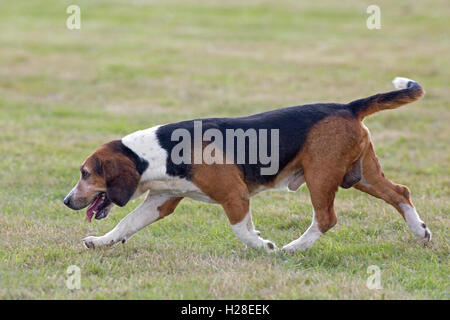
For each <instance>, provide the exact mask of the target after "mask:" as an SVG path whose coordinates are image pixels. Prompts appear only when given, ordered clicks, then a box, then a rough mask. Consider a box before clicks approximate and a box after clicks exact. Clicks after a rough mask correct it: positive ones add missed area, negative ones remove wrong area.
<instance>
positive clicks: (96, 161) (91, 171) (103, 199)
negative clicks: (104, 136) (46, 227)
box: [64, 140, 148, 221]
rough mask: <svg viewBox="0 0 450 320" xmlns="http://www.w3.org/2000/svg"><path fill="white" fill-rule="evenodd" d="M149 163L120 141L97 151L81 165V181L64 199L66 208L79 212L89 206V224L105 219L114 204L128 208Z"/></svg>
mask: <svg viewBox="0 0 450 320" xmlns="http://www.w3.org/2000/svg"><path fill="white" fill-rule="evenodd" d="M147 166H148V163H147V161H145V160H143V159H142V158H140V157H139V156H137V155H136V154H135V153H134V152H133V151H131V150H130V149H129V148H127V147H126V146H125V145H124V144H123V143H122V142H121V141H120V140H115V141H111V142H109V143H106V144H104V145H103V146H101V147H100V148H98V149H97V150H95V151H94V153H92V154H91V155H90V156H89V157H88V158H87V159H86V160H85V161H84V162H83V164H82V165H81V167H80V171H81V175H80V180H79V181H78V183H77V184H76V185H75V187H74V188H73V189H72V190H71V191H70V192H69V194H68V195H67V196H66V197H65V198H64V204H65V205H66V206H68V207H69V208H71V209H74V210H80V209H83V208H85V207H87V206H89V207H88V209H87V211H86V215H87V217H88V219H89V221H90V220H91V219H92V217H93V216H95V219H102V218H105V217H106V216H107V215H108V213H109V211H110V210H111V208H112V206H113V204H116V205H118V206H120V207H122V206H124V205H126V204H127V203H128V201H129V200H130V199H131V197H132V196H133V194H134V193H135V191H136V189H137V187H138V184H139V181H140V179H141V174H142V172H143V171H145V169H146V168H147Z"/></svg>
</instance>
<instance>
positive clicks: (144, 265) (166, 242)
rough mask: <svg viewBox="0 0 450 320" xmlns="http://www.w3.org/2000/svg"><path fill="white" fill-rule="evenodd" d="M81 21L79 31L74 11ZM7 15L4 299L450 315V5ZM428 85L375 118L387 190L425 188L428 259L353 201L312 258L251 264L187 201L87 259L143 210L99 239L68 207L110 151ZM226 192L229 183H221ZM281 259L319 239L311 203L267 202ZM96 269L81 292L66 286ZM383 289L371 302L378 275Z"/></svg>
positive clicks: (340, 204) (51, 4)
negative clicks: (75, 274) (372, 305)
mask: <svg viewBox="0 0 450 320" xmlns="http://www.w3.org/2000/svg"><path fill="white" fill-rule="evenodd" d="M70 4H78V5H79V6H80V8H81V19H82V21H81V30H73V31H71V30H68V29H67V28H66V19H67V17H68V14H67V13H66V8H67V6H68V5H70ZM370 4H375V3H372V2H364V1H356V0H354V1H257V0H251V1H236V0H232V1H219V0H215V1H202V2H200V1H185V0H179V1H172V0H171V1H166V0H161V1H144V0H133V1H128V0H120V1H119V0H114V1H110V0H108V1H106V0H104V1H93V0H77V1H44V0H33V1H26V0H17V1H2V3H1V5H0V155H1V158H0V298H2V299H42V298H43V299H71V298H74V299H110V298H112V299H116V298H137V299H141V298H149V299H226V298H232V299H323V298H325V299H415V298H418V299H449V298H450V290H449V278H450V277H449V276H450V266H449V265H450V264H449V252H450V250H449V225H450V216H449V212H450V210H449V196H450V190H449V187H450V166H449V163H450V159H449V155H450V153H449V143H450V140H449V139H450V138H449V137H450V126H449V124H450V109H449V103H448V101H449V99H450V94H449V79H450V74H449V71H450V65H449V59H448V57H449V49H450V40H449V37H448V32H449V29H450V28H449V19H448V17H449V14H450V6H449V3H448V1H445V0H442V1H422V2H417V1H415V2H411V1H395V2H393V1H387V0H386V1H377V3H376V4H378V5H379V6H380V8H381V15H382V16H381V22H382V26H381V29H380V30H368V29H367V28H366V19H367V17H368V16H369V15H368V14H367V13H366V8H367V6H368V5H370ZM395 76H405V77H409V78H412V79H415V80H417V81H419V82H420V83H421V84H422V85H423V87H424V88H425V90H426V91H427V94H426V96H425V97H424V98H423V99H422V100H420V101H418V102H416V103H414V104H411V105H407V106H404V107H402V108H400V109H397V110H394V111H385V112H381V113H378V114H376V115H373V116H372V117H370V118H367V119H366V120H365V124H366V125H367V127H368V128H369V129H370V130H371V133H372V138H373V140H374V142H375V148H376V152H377V154H378V157H379V158H380V161H381V163H382V165H383V169H384V171H385V173H386V175H387V176H388V177H389V178H390V179H392V180H393V181H395V182H397V183H401V184H404V185H407V186H408V187H409V188H410V190H411V193H412V198H413V202H414V204H415V206H416V207H417V209H418V211H419V214H420V215H421V217H422V219H423V220H424V221H425V222H426V223H427V225H428V226H429V227H430V229H431V231H432V232H433V242H432V244H431V245H430V246H428V247H423V246H421V244H420V242H419V241H418V240H417V239H416V238H415V236H414V235H413V234H412V233H411V232H410V231H409V229H408V228H407V226H406V224H405V222H404V221H403V219H402V218H401V216H400V215H399V214H398V213H397V212H395V210H394V209H393V208H392V207H391V206H389V205H387V204H386V203H384V202H383V201H381V200H378V199H375V198H373V197H371V196H369V195H367V194H363V193H361V192H359V191H357V190H355V189H350V190H344V189H340V190H339V192H338V194H337V197H336V203H335V207H336V212H337V215H338V224H337V225H336V227H334V228H333V229H332V230H331V231H329V232H328V233H327V234H326V236H324V237H323V238H321V239H320V240H319V241H318V242H317V243H316V244H315V246H314V247H313V248H312V249H310V250H309V251H305V252H298V253H296V254H295V255H285V254H281V253H276V254H266V253H264V252H260V251H257V250H252V249H249V248H246V247H245V246H244V245H243V244H242V243H241V242H240V241H239V240H238V239H237V238H236V237H235V236H234V234H233V233H232V230H231V227H230V226H229V223H228V220H227V218H226V216H225V214H224V212H223V210H222V208H221V207H219V206H218V205H211V204H205V203H200V202H195V201H192V200H187V199H185V200H183V202H182V203H181V204H180V206H179V207H178V208H177V210H176V211H175V213H174V214H172V215H171V216H170V217H168V218H166V219H164V220H162V221H159V222H157V223H155V224H154V225H151V226H149V227H147V228H146V229H144V230H142V231H141V232H139V233H138V234H137V235H136V236H134V237H133V238H132V239H130V240H129V241H128V242H127V243H126V244H125V245H122V244H119V245H117V246H115V247H113V248H109V249H96V250H94V251H87V250H85V249H84V247H83V246H82V242H81V239H82V238H83V237H85V236H88V235H102V234H104V233H106V232H108V231H109V230H111V229H112V228H113V227H114V226H115V225H116V224H117V223H118V222H119V221H120V219H122V218H123V217H124V216H125V215H126V214H127V213H128V212H129V211H131V210H132V209H133V208H135V207H136V206H137V205H138V204H139V203H140V201H142V198H141V199H137V200H134V201H132V202H131V203H129V204H128V205H127V206H126V207H125V208H118V207H116V208H114V209H113V212H111V214H110V216H109V217H108V219H106V220H101V221H96V220H94V221H93V222H92V223H90V224H89V223H88V222H87V221H86V220H85V210H83V211H80V212H75V211H71V210H69V209H68V208H66V207H65V206H64V205H63V203H62V199H63V198H64V196H65V195H66V194H67V193H68V191H70V189H71V188H72V187H73V185H74V184H75V183H76V181H77V179H78V177H79V170H78V168H79V165H80V164H81V163H82V161H83V160H84V159H85V158H86V157H87V156H88V155H89V154H90V153H91V152H92V151H93V150H94V149H95V148H96V147H97V146H99V145H101V144H102V143H104V142H107V141H109V140H113V139H118V138H120V137H122V136H124V135H126V134H128V133H130V132H133V131H135V130H138V129H143V128H148V127H150V126H153V125H156V124H162V123H167V122H173V121H178V120H185V119H192V118H196V117H206V116H241V115H249V114H252V113H256V112H261V111H266V110H271V109H275V108H280V107H287V106H292V105H299V104H305V103H312V102H348V101H351V100H354V99H357V98H361V97H365V96H368V95H371V94H374V93H377V92H382V91H388V90H392V89H393V87H392V84H391V80H392V79H393V78H394V77H395ZM218 183H220V181H218ZM252 211H253V217H254V221H255V225H256V228H257V229H259V230H260V231H261V232H262V236H263V237H264V238H266V239H270V240H272V241H274V242H275V243H276V244H277V245H278V246H279V247H281V246H283V245H285V244H287V243H288V242H290V241H292V240H293V239H296V238H297V237H299V236H300V235H301V234H302V233H303V232H304V231H305V230H306V229H307V227H308V226H309V225H310V223H311V218H312V206H311V203H310V200H309V192H308V189H307V188H306V187H302V188H301V189H300V190H299V191H297V192H295V193H287V192H280V191H273V192H266V193H262V194H259V195H258V196H256V197H254V198H253V199H252ZM71 265H76V266H78V267H79V268H80V270H81V288H80V289H79V290H69V289H68V288H67V287H66V283H65V281H66V279H67V277H68V275H67V273H66V270H67V268H68V267H69V266H71ZM372 265H375V266H378V267H379V268H380V270H381V274H380V276H381V286H382V288H381V289H378V290H375V289H372V290H371V289H369V288H368V287H367V286H366V280H367V278H368V277H369V276H370V274H369V273H368V271H367V270H368V267H369V266H372Z"/></svg>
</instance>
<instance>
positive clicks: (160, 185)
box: [144, 178, 216, 203]
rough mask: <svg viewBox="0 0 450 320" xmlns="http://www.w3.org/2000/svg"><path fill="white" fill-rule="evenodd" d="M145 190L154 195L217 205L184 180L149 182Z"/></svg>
mask: <svg viewBox="0 0 450 320" xmlns="http://www.w3.org/2000/svg"><path fill="white" fill-rule="evenodd" d="M144 188H145V189H146V190H150V192H151V193H152V194H158V193H159V194H167V195H171V196H173V197H187V198H191V199H194V200H197V201H202V202H208V203H216V202H215V201H214V200H212V199H211V198H210V197H208V196H207V195H206V194H205V193H203V191H201V190H200V189H199V188H198V187H197V186H196V185H195V184H193V183H192V182H190V181H188V180H186V179H182V178H173V179H168V180H153V181H149V182H147V183H145V186H144Z"/></svg>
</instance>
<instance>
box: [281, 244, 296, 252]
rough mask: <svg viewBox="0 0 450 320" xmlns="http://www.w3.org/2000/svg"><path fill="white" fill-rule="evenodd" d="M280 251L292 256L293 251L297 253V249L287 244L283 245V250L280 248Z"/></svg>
mask: <svg viewBox="0 0 450 320" xmlns="http://www.w3.org/2000/svg"><path fill="white" fill-rule="evenodd" d="M281 250H282V251H283V252H286V253H289V254H294V253H295V251H297V249H296V248H295V247H294V246H293V245H289V244H287V245H285V246H284V247H283V248H281Z"/></svg>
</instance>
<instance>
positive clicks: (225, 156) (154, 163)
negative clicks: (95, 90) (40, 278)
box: [64, 78, 431, 253]
mask: <svg viewBox="0 0 450 320" xmlns="http://www.w3.org/2000/svg"><path fill="white" fill-rule="evenodd" d="M393 83H394V86H395V87H396V88H397V89H398V90H395V91H391V92H387V93H381V94H376V95H373V96H370V97H368V98H364V99H359V100H355V101H352V102H350V103H348V104H338V103H318V104H309V105H303V106H296V107H290V108H283V109H278V110H273V111H268V112H264V113H260V114H256V115H252V116H248V117H239V118H208V119H199V120H192V121H183V122H178V123H171V124H166V125H160V126H155V127H152V128H149V129H146V130H142V131H137V132H134V133H132V134H130V135H128V136H126V137H124V138H122V139H121V140H115V141H111V142H108V143H106V144H104V145H102V146H101V147H99V148H98V149H97V150H95V151H94V152H93V153H92V154H91V155H90V156H89V157H88V158H87V159H86V160H85V161H84V162H83V164H82V165H81V168H80V170H81V177H80V180H79V181H78V183H77V185H76V186H75V187H74V188H73V189H72V191H70V193H69V194H68V195H67V196H66V198H65V199H64V203H65V204H66V205H67V206H68V207H69V208H71V209H74V210H80V209H83V208H85V207H88V208H87V212H86V214H87V217H88V219H89V220H90V219H91V218H92V217H95V218H96V219H102V218H105V217H106V216H107V215H108V213H109V211H110V210H111V207H112V206H113V205H118V206H121V207H122V206H125V205H126V204H127V203H128V202H129V201H130V199H133V198H135V197H138V196H140V195H142V194H143V193H145V192H148V194H147V196H146V198H145V200H144V202H143V203H142V204H141V205H140V206H139V207H138V208H136V209H135V210H134V211H132V212H131V213H130V214H128V215H127V216H126V217H125V218H124V219H122V220H121V221H120V222H119V224H118V225H117V226H116V227H115V228H114V229H113V230H111V231H110V232H108V233H107V234H105V235H103V236H101V237H93V236H90V237H87V238H85V239H83V242H84V245H85V246H86V247H87V248H95V247H103V246H111V245H113V244H115V243H117V242H125V241H126V240H128V239H129V238H130V237H131V236H132V235H133V234H135V233H136V232H137V231H139V230H140V229H142V228H144V227H145V226H147V225H149V224H151V223H153V222H155V221H158V220H159V219H162V218H164V217H166V216H168V215H169V214H171V213H172V212H173V211H174V210H175V208H176V207H177V205H178V204H179V203H180V201H181V200H182V199H183V198H185V197H188V198H192V199H195V200H200V201H205V202H210V203H217V204H220V205H221V206H222V207H223V209H224V210H225V213H226V214H227V217H228V219H229V221H230V223H231V227H232V229H233V231H234V233H235V234H236V236H237V237H238V238H239V239H240V240H242V242H244V243H245V244H246V245H248V246H249V247H252V248H263V249H265V250H267V251H273V250H276V246H275V244H274V243H272V242H271V241H269V240H266V239H263V238H262V237H260V233H259V231H257V230H255V227H254V225H253V222H252V216H251V211H250V198H251V197H252V196H253V195H255V194H257V193H259V192H261V191H263V190H267V189H274V188H276V189H279V188H283V189H287V190H290V191H295V190H297V189H298V188H299V187H300V186H301V185H302V184H304V183H306V185H307V187H308V189H309V191H310V195H311V202H312V205H313V208H314V211H313V220H312V224H311V226H310V227H309V228H308V229H307V230H306V232H305V233H304V234H303V235H302V236H301V237H300V238H298V239H296V240H294V241H292V242H291V243H289V244H287V245H285V246H284V247H283V250H284V251H285V252H289V253H293V252H295V251H297V250H302V249H306V248H310V247H311V246H312V245H313V244H314V242H316V241H317V239H319V238H320V236H321V235H323V234H324V233H325V232H327V231H328V230H329V229H330V228H332V227H333V226H334V225H335V224H336V222H337V217H336V213H335V211H334V206H333V202H334V197H335V194H336V192H337V190H338V188H339V187H342V188H350V187H354V188H356V189H358V190H361V191H363V192H366V193H368V194H370V195H372V196H375V197H377V198H380V199H383V200H384V201H386V202H387V203H389V204H391V205H392V206H393V207H394V208H395V209H397V211H398V212H399V213H400V214H401V216H402V217H403V218H404V219H405V221H406V224H407V225H408V227H409V228H410V229H411V231H412V232H413V233H414V234H415V235H416V236H417V237H418V238H419V239H420V240H422V241H424V242H428V241H430V240H431V232H430V230H429V229H428V228H427V226H426V225H425V223H424V222H423V221H422V220H421V219H420V217H419V215H418V214H417V211H416V209H415V208H414V205H413V204H412V202H411V198H410V192H409V190H408V188H407V187H405V186H402V185H399V184H395V183H393V182H391V181H390V180H389V179H387V178H386V177H385V175H384V173H383V171H382V169H381V166H380V164H379V162H378V159H377V157H376V155H375V152H374V148H373V145H372V142H371V139H370V133H369V130H368V129H367V127H366V126H365V125H364V124H363V122H362V120H363V119H364V118H365V117H367V116H369V115H371V114H373V113H375V112H378V111H381V110H386V109H395V108H397V107H400V106H402V105H404V104H407V103H410V102H413V101H415V100H417V99H419V98H420V97H422V96H423V94H424V91H423V89H422V87H421V86H420V85H419V84H418V83H417V82H415V81H412V80H409V79H406V78H396V79H395V80H394V81H393ZM199 122H201V124H202V127H201V129H200V132H199V133H200V136H201V137H202V138H203V140H202V141H201V142H200V143H198V142H196V141H184V142H185V143H186V142H187V145H188V146H193V147H192V150H190V152H189V153H188V154H186V150H184V151H183V152H184V154H182V153H180V154H179V155H180V157H181V158H182V159H187V160H192V158H195V155H197V156H198V155H200V161H193V162H189V161H181V162H180V161H179V160H180V159H174V154H175V155H176V154H178V153H177V152H178V151H180V150H178V149H179V143H180V141H181V139H180V134H179V133H180V132H181V133H183V132H184V133H187V134H192V137H193V136H194V135H195V134H196V133H195V130H197V129H196V128H195V123H199ZM208 130H209V132H210V133H211V132H212V133H214V134H210V135H209V139H206V140H205V136H206V135H207V134H206V133H207V131H208ZM230 130H233V132H236V131H239V130H240V132H241V133H242V132H244V133H245V134H246V135H247V136H246V137H245V138H246V139H249V138H251V136H252V135H253V136H255V135H256V136H255V137H256V139H257V140H255V141H258V143H245V144H240V145H239V144H233V143H230V142H229V141H226V142H225V144H226V145H225V144H224V143H223V142H220V141H216V140H218V139H217V137H218V136H220V135H223V136H227V134H228V132H229V131H230ZM249 132H250V133H252V134H248V133H249ZM175 133H177V134H175ZM212 136H215V139H213V138H211V137H212ZM264 136H266V137H269V136H270V137H269V138H270V139H268V140H270V143H268V145H267V146H266V148H267V150H266V151H267V152H266V156H268V155H274V154H276V155H277V157H275V158H273V159H276V161H277V163H276V166H273V163H272V164H270V163H268V162H267V157H266V158H264V157H260V156H261V155H264V153H263V154H258V157H252V155H251V152H252V150H256V149H257V147H264V145H263V144H262V143H260V141H262V140H264V139H262V138H264ZM273 137H276V138H277V139H272V138H273ZM192 140H194V138H192ZM208 140H209V142H208ZM190 142H192V144H191V143H190ZM266 142H267V141H266ZM212 144H213V145H214V148H213V149H214V152H211V153H210V156H213V157H214V158H215V159H216V160H217V159H222V160H225V161H210V160H211V159H205V153H204V152H203V151H206V150H207V149H208V148H209V150H210V151H211V150H212V149H211V145H212ZM230 145H231V148H228V147H229V146H230ZM227 146H228V147H227ZM228 149H230V150H231V151H235V152H237V153H239V151H241V152H243V153H244V157H241V156H239V155H237V156H236V155H231V156H230V153H228V152H227V150H228ZM174 151H177V152H174ZM228 151H229V150H228ZM202 152H203V153H202ZM255 152H256V151H255ZM202 156H203V158H202ZM239 157H241V158H240V160H241V161H236V160H239ZM197 158H198V157H197ZM255 159H256V160H255ZM273 159H272V160H273ZM197 160H198V159H197ZM208 160H209V161H208ZM250 160H253V161H250ZM269 166H271V167H272V168H276V170H275V172H271V171H270V170H269V171H268V172H269V173H268V174H264V170H263V169H264V168H268V167H269Z"/></svg>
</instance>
